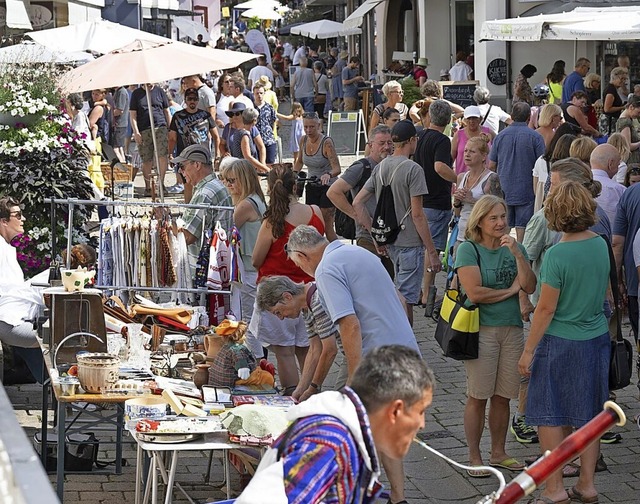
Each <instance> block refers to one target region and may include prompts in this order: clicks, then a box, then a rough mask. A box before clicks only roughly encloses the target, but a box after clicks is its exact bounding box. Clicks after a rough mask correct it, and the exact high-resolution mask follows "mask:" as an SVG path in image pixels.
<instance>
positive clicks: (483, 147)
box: [453, 135, 503, 242]
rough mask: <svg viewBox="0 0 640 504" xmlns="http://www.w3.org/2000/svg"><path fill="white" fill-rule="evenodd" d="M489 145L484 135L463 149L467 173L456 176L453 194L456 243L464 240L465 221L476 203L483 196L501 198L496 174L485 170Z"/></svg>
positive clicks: (470, 141)
mask: <svg viewBox="0 0 640 504" xmlns="http://www.w3.org/2000/svg"><path fill="white" fill-rule="evenodd" d="M488 155H489V144H488V143H487V137H486V135H480V136H476V137H471V138H469V139H468V140H467V143H466V145H465V147H464V162H465V164H466V166H467V171H466V172H464V173H461V174H460V175H458V182H457V184H456V187H457V189H456V191H455V192H454V193H453V208H454V211H455V213H456V215H458V216H459V217H460V220H459V221H458V241H459V242H462V241H464V240H465V238H464V232H465V229H466V228H467V221H468V220H469V215H471V210H472V209H473V205H474V204H475V202H476V201H478V200H479V199H480V198H481V197H482V196H484V195H485V194H492V195H494V196H498V197H499V198H502V197H503V193H502V189H501V188H500V178H499V177H498V174H497V173H495V172H493V171H491V170H489V169H488V168H487V156H488Z"/></svg>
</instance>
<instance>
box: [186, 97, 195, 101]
mask: <svg viewBox="0 0 640 504" xmlns="http://www.w3.org/2000/svg"><path fill="white" fill-rule="evenodd" d="M184 101H198V97H197V96H187V97H185V99H184Z"/></svg>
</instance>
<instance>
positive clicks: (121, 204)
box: [44, 198, 234, 295]
mask: <svg viewBox="0 0 640 504" xmlns="http://www.w3.org/2000/svg"><path fill="white" fill-rule="evenodd" d="M44 202H45V203H49V204H50V205H51V257H55V256H56V235H55V232H54V230H55V226H56V205H66V206H67V207H68V208H69V216H68V220H67V228H68V229H69V238H68V239H67V264H66V267H67V269H69V268H70V267H71V247H72V240H71V236H72V235H71V230H72V228H73V208H74V207H75V206H76V205H78V206H112V207H127V206H131V207H150V208H155V207H164V208H168V207H169V208H196V209H202V210H223V211H228V212H233V210H234V207H232V206H216V205H197V204H191V203H173V204H167V203H166V202H164V203H162V202H153V201H137V202H135V203H132V202H130V201H115V200H101V201H95V200H82V199H75V198H66V199H56V198H53V199H52V198H46V199H45V200H44ZM92 288H95V289H101V290H120V291H140V292H167V291H173V292H182V293H188V294H227V295H228V294H230V293H231V291H230V290H213V289H207V288H191V289H184V288H170V287H169V288H167V287H134V286H130V287H125V288H123V287H121V286H118V287H115V286H112V285H95V286H92Z"/></svg>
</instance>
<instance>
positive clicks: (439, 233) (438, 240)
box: [422, 208, 451, 252]
mask: <svg viewBox="0 0 640 504" xmlns="http://www.w3.org/2000/svg"><path fill="white" fill-rule="evenodd" d="M422 210H423V211H424V215H425V217H426V218H427V220H428V221H429V232H430V233H431V239H432V240H433V244H434V245H435V247H436V250H438V252H442V251H443V250H444V249H445V248H446V247H447V236H448V235H449V222H450V221H451V210H438V209H435V208H423V209H422Z"/></svg>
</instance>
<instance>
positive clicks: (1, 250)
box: [0, 197, 48, 382]
mask: <svg viewBox="0 0 640 504" xmlns="http://www.w3.org/2000/svg"><path fill="white" fill-rule="evenodd" d="M24 221H25V218H24V216H23V215H22V210H20V207H19V206H18V202H17V201H16V200H14V199H13V198H10V197H4V198H0V236H1V237H2V238H0V271H2V275H0V341H2V342H3V343H6V344H7V345H11V346H13V347H14V351H15V353H16V354H17V355H19V356H20V357H22V359H24V361H25V362H26V363H27V366H28V367H29V370H30V371H31V374H32V375H33V377H34V378H35V379H36V380H38V381H39V382H41V380H42V372H43V360H42V352H41V350H40V348H39V347H38V341H37V340H36V331H35V330H34V329H33V322H32V320H33V319H34V318H35V317H37V315H38V311H39V307H40V305H42V304H43V300H42V295H41V294H39V293H38V292H37V291H36V290H35V289H34V288H33V287H31V285H30V282H25V279H24V273H23V272H22V268H21V267H20V264H19V263H18V258H17V253H16V249H15V248H14V247H13V246H12V245H11V240H13V239H14V238H15V237H16V236H18V235H21V234H23V233H24ZM43 274H46V275H48V271H47V272H46V273H43ZM0 378H1V377H0Z"/></svg>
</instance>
